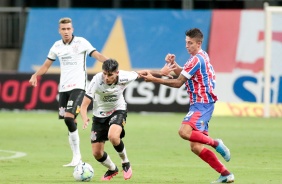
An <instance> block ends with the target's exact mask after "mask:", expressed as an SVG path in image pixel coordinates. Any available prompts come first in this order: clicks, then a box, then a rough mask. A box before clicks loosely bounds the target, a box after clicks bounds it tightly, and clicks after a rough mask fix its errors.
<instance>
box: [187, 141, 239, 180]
mask: <svg viewBox="0 0 282 184" xmlns="http://www.w3.org/2000/svg"><path fill="white" fill-rule="evenodd" d="M190 147H191V151H192V152H193V153H195V154H196V155H197V156H199V157H200V158H201V159H202V160H203V161H205V162H206V163H207V164H209V165H210V166H211V167H212V168H213V169H214V170H215V171H216V172H218V173H220V179H219V180H217V181H221V182H220V183H222V182H225V181H226V182H225V183H227V182H229V183H231V182H233V181H234V175H233V174H232V173H230V172H229V171H228V170H227V169H226V167H225V166H224V165H223V164H222V163H221V162H220V160H219V159H218V158H217V156H216V154H215V153H214V152H212V151H211V150H209V149H207V148H205V147H204V146H203V144H201V143H197V142H190Z"/></svg>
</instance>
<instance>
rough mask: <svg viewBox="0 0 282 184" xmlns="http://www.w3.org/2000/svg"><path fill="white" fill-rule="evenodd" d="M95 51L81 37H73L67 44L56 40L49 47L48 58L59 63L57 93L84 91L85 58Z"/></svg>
mask: <svg viewBox="0 0 282 184" xmlns="http://www.w3.org/2000/svg"><path fill="white" fill-rule="evenodd" d="M95 50H96V49H95V48H94V47H93V46H92V45H91V44H90V43H89V42H88V41H87V40H86V39H85V38H82V37H76V36H74V37H73V39H72V41H71V42H70V43H69V44H65V43H64V42H63V40H58V41H56V42H55V43H54V45H53V46H52V47H51V49H50V51H49V54H48V58H49V59H50V60H52V61H55V60H56V57H58V58H59V61H60V69H61V76H60V86H59V92H65V91H70V90H72V89H83V90H85V89H86V80H87V73H86V57H87V55H90V54H91V53H92V52H93V51H95Z"/></svg>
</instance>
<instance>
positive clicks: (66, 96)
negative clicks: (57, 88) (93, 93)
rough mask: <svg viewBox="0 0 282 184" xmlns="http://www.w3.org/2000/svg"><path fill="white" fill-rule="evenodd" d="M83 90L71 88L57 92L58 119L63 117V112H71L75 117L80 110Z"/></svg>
mask: <svg viewBox="0 0 282 184" xmlns="http://www.w3.org/2000/svg"><path fill="white" fill-rule="evenodd" d="M84 94H85V90H82V89H73V90H71V91H67V92H60V93H59V119H64V115H65V112H69V113H72V114H73V115H74V116H75V117H76V116H77V115H78V113H79V112H80V105H81V103H82V100H83V97H84Z"/></svg>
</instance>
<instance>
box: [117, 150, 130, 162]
mask: <svg viewBox="0 0 282 184" xmlns="http://www.w3.org/2000/svg"><path fill="white" fill-rule="evenodd" d="M118 155H119V157H120V158H121V162H122V163H126V162H129V160H128V158H127V154H126V149H125V147H124V148H123V150H122V152H118Z"/></svg>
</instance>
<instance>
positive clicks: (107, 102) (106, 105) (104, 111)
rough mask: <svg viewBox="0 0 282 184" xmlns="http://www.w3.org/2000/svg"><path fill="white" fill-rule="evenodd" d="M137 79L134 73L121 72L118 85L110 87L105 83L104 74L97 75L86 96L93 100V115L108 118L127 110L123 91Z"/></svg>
mask: <svg viewBox="0 0 282 184" xmlns="http://www.w3.org/2000/svg"><path fill="white" fill-rule="evenodd" d="M137 77H138V74H137V73H136V72H134V71H123V70H119V74H118V81H117V83H116V84H112V85H108V84H105V83H104V80H103V73H102V72H100V73H97V74H96V75H95V76H94V77H93V79H92V80H91V82H90V84H89V87H88V89H87V91H86V95H87V96H88V97H89V98H91V99H92V100H93V115H94V116H96V117H108V116H110V115H111V114H112V113H113V112H114V111H116V110H126V109H127V107H126V102H125V100H124V96H123V91H124V90H125V88H126V87H127V86H128V85H129V84H130V83H131V82H133V81H134V80H135V79H137Z"/></svg>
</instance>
